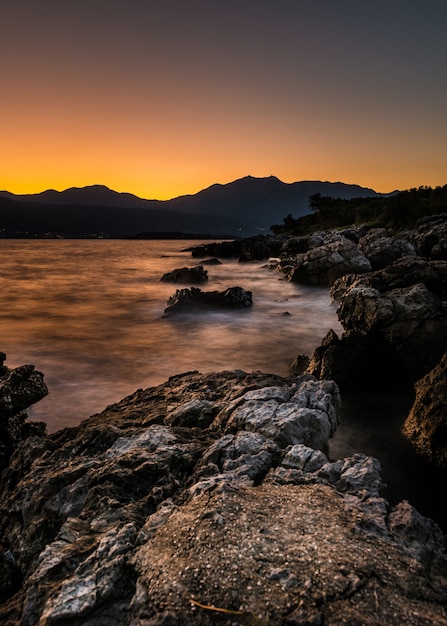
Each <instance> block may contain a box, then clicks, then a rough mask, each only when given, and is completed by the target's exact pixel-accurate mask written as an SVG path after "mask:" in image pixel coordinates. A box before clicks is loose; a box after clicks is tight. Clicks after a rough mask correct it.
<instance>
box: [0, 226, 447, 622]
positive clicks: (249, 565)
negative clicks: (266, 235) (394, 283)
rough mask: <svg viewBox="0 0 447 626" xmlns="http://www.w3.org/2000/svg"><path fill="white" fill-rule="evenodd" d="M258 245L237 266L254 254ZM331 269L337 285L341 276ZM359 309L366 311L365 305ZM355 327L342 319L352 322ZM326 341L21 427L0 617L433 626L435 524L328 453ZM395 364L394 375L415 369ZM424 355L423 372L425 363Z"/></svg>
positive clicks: (332, 359)
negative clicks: (94, 410)
mask: <svg viewBox="0 0 447 626" xmlns="http://www.w3.org/2000/svg"><path fill="white" fill-rule="evenodd" d="M349 241H352V240H349ZM271 242H272V243H273V244H274V246H276V247H271V248H269V250H268V252H269V254H268V255H267V256H268V257H277V256H278V255H277V254H273V253H274V252H275V251H276V252H278V249H277V246H278V245H281V246H283V245H284V243H285V241H284V238H283V239H282V240H281V239H278V238H276V239H275V238H272V239H271ZM335 242H336V243H337V242H338V243H339V242H340V239H338V240H337V239H336V240H335ZM261 243H262V249H263V251H262V254H265V252H266V247H265V243H266V242H265V240H261ZM342 243H343V242H342ZM255 244H256V246H255V247H254V248H253V250H254V252H253V253H251V252H249V249H248V248H246V249H245V250H244V260H245V261H246V262H247V261H248V260H249V259H248V258H247V256H250V255H252V254H253V255H256V256H258V255H259V254H261V252H260V246H259V239H257V240H256V241H255ZM292 245H302V242H301V243H300V242H296V241H288V242H287V246H288V247H289V248H290V246H292ZM333 245H334V240H333V239H332V240H331V239H330V240H329V241H326V242H325V241H324V237H322V239H321V245H319V246H315V248H321V247H322V246H328V249H329V251H330V254H332V255H333V252H334V250H333ZM331 246H332V248H331ZM345 248H346V249H347V250H348V252H350V259H351V260H352V259H353V262H354V263H357V264H358V262H359V259H358V256H356V254H354V255H353V254H351V253H352V251H353V247H352V246H351V245H350V244H347V245H346V246H345ZM355 248H356V251H358V247H357V246H355ZM340 249H341V247H340V246H338V253H339V254H340ZM310 250H313V248H310ZM205 252H210V250H206V251H205ZM308 252H309V251H308ZM270 253H272V254H270ZM321 253H322V250H318V255H315V258H316V259H317V261H318V263H319V267H320V268H321V259H322V258H323V255H322V254H321ZM238 254H239V252H238ZM306 254H307V252H299V253H298V255H306ZM298 255H296V256H293V255H291V254H290V250H289V252H288V255H287V256H284V257H283V259H282V261H280V263H279V265H278V271H283V272H286V273H287V274H288V275H289V276H291V277H292V278H291V279H293V275H294V274H296V273H299V272H300V271H301V270H300V268H301V267H302V265H303V263H307V266H308V265H309V256H310V255H308V257H307V258H306V259H305V258H304V256H301V257H299V259H298ZM193 256H194V255H193ZM299 262H300V263H301V265H299ZM362 262H363V261H362ZM294 263H295V265H294ZM397 263H398V264H399V260H397ZM431 267H432V266H431ZM297 269H298V270H299V271H298V272H296V270H297ZM406 269H407V270H408V266H406ZM328 272H329V275H330V277H331V278H330V279H329V280H331V281H332V284H333V285H334V284H336V281H337V280H338V278H342V276H344V275H345V274H346V273H347V272H345V270H343V272H344V273H343V274H342V276H340V277H338V278H333V276H334V267H333V265H332V267H331V268H330V269H329V270H328ZM366 274H367V273H365V275H366ZM406 274H407V276H408V271H407V272H406ZM318 275H319V276H320V279H321V276H322V273H321V271H320V272H318ZM394 276H395V275H394ZM357 278H358V277H357ZM373 278H374V280H375V281H376V283H377V282H378V281H379V277H378V275H377V274H375V275H374V276H373ZM300 279H302V276H300ZM369 280H371V278H369ZM380 280H383V276H381V277H380ZM430 280H432V281H433V280H434V279H433V276H432V275H431V278H430ZM439 280H441V279H439ZM398 288H399V289H406V288H407V287H398ZM338 289H340V287H338ZM343 289H344V294H345V295H347V296H348V295H349V290H350V289H357V292H355V293H356V294H357V297H356V301H355V303H356V306H358V303H359V302H360V303H361V302H362V301H363V300H362V297H363V295H364V294H365V293H368V294H369V295H371V290H372V289H373V287H371V285H370V284H368V285H367V286H365V284H364V283H359V282H357V283H356V282H355V281H352V282H351V284H350V285H347V284H346V281H345V283H344V286H343ZM395 289H396V288H395ZM365 290H370V291H365ZM376 292H377V294H374V296H375V298H376V300H373V301H374V302H376V301H378V302H379V303H380V304H381V305H384V306H385V304H386V303H387V300H386V298H387V296H386V294H387V292H386V290H383V291H382V292H380V291H378V289H376ZM420 292H421V290H420V291H419V292H418V293H420ZM424 293H425V292H424ZM430 293H433V292H430ZM351 295H352V294H351ZM394 295H395V294H393V296H394ZM340 297H341V298H343V295H342V296H340ZM429 301H430V303H432V302H433V298H432V297H431V296H430V297H429ZM342 302H343V301H342ZM368 302H369V303H370V302H371V300H368ZM399 302H401V301H399ZM384 303H385V304H384ZM369 310H370V309H369ZM380 310H381V311H383V310H384V309H383V308H382V309H380ZM386 310H388V309H386ZM419 311H420V309H419ZM356 315H357V317H356V319H362V320H363V319H364V318H363V317H362V309H360V312H359V310H358V309H356ZM352 319H353V318H352V316H346V318H344V320H345V323H347V324H348V326H349V324H351V323H352ZM369 319H370V318H368V320H369ZM374 319H376V318H374ZM434 319H436V320H437V319H439V322H440V323H441V324H442V323H444V320H443V318H442V317H439V318H434ZM407 323H408V320H407ZM389 327H390V319H389V318H387V325H386V326H385V327H384V328H385V330H386V332H388V330H389ZM381 328H382V327H380V326H379V327H378V330H381ZM374 329H375V331H377V327H374ZM350 330H354V331H356V330H357V329H356V328H355V327H354V328H350ZM437 336H438V341H439V334H438V335H437ZM374 338H375V341H377V335H376V334H375V335H374ZM400 339H402V336H400ZM337 341H338V343H337V342H335V339H334V338H333V337H331V338H330V339H327V340H326V341H325V340H324V339H323V341H322V346H321V347H320V349H317V350H316V351H315V353H314V355H312V358H311V359H310V362H309V366H308V370H307V371H306V372H295V373H294V374H293V375H292V376H290V377H288V378H284V377H280V376H275V375H270V374H264V373H261V372H254V373H246V372H243V371H240V370H236V371H228V372H216V373H214V374H200V373H198V372H191V373H186V374H179V375H178V376H173V377H171V378H169V379H168V380H167V381H166V382H165V383H163V384H162V385H159V386H157V387H152V388H148V389H145V390H138V391H136V392H135V393H134V394H131V395H130V396H128V397H127V398H124V399H123V400H122V401H120V402H118V403H116V404H114V405H111V406H110V407H107V409H105V411H103V412H102V413H101V414H99V415H95V416H92V417H90V418H89V419H87V420H85V421H84V422H82V423H81V424H80V425H79V426H77V427H75V428H70V429H63V430H61V431H58V432H56V433H54V434H52V435H49V436H43V434H42V432H39V431H38V429H37V430H34V431H32V432H29V431H28V432H26V430H25V431H24V432H23V434H24V437H22V441H21V436H20V434H19V435H18V437H17V439H16V441H13V442H12V443H13V446H12V449H11V457H10V459H9V460H8V463H7V465H6V466H5V469H4V470H3V473H2V488H1V490H2V498H1V502H2V504H1V506H0V508H1V512H2V515H1V519H2V522H1V528H0V530H1V539H2V545H3V546H4V550H3V552H2V558H3V560H2V587H1V590H2V604H1V606H0V617H2V618H3V619H6V620H9V623H11V624H16V623H17V624H25V623H29V624H42V626H43V625H47V624H48V625H49V624H61V625H62V624H64V623H67V620H70V623H72V624H74V625H75V626H76V625H77V624H79V626H81V624H83V625H84V624H86V623H88V624H91V625H92V626H94V625H96V624H97V625H98V626H99V624H100V623H103V622H104V620H108V623H110V624H112V625H113V624H117V625H118V624H129V626H130V625H131V624H132V626H133V625H135V624H141V625H143V624H144V625H145V626H148V625H151V626H155V625H159V626H162V625H168V624H173V625H174V626H177V625H178V626H180V624H188V623H191V624H192V623H194V624H199V625H201V624H203V625H205V624H213V623H215V619H217V618H216V614H217V613H218V612H219V611H218V609H219V608H220V609H223V610H222V611H221V615H220V618H221V620H222V621H221V623H223V624H230V623H247V620H248V623H250V620H251V623H262V624H271V625H273V624H278V625H279V624H289V625H292V624H305V623H314V624H318V623H324V624H334V625H335V624H338V623H342V622H343V620H344V621H346V620H348V622H349V623H360V622H358V620H359V615H361V616H362V619H365V616H367V618H368V619H369V620H373V621H372V622H371V623H381V624H394V623H396V620H398V621H402V622H405V623H408V624H427V625H428V624H432V623H437V624H444V623H447V616H446V611H445V602H446V598H447V587H446V582H445V581H446V578H447V556H446V552H445V537H444V536H443V534H442V532H441V531H440V529H439V527H438V526H437V525H436V524H435V523H433V521H431V520H429V519H427V518H424V517H422V516H421V515H420V514H419V513H418V512H417V511H416V510H415V509H414V508H413V506H412V503H411V502H410V503H408V502H400V503H397V504H395V505H394V506H390V504H389V503H388V502H387V500H386V498H384V497H383V490H382V487H383V486H382V484H381V474H380V464H379V463H378V462H377V460H376V459H374V458H373V457H368V456H366V455H364V454H355V455H353V456H352V457H350V458H344V459H338V460H330V459H329V458H328V449H329V439H330V438H331V437H332V436H333V435H334V432H335V431H336V428H337V424H338V421H339V417H340V396H341V400H342V399H343V386H344V385H345V384H346V383H345V379H344V378H343V376H346V373H345V370H344V369H343V368H342V367H341V365H342V364H343V366H345V365H346V362H347V363H348V365H349V359H348V361H346V356H345V352H344V351H345V350H346V347H345V345H346V344H343V339H337ZM427 345H429V344H427ZM334 346H335V347H336V348H337V350H335V349H334ZM348 347H349V349H350V350H352V339H351V343H350V344H349V346H348ZM442 347H444V346H442V345H441V348H442ZM444 348H445V347H444ZM349 354H350V355H352V352H350V353H349ZM357 354H358V353H357ZM334 355H335V356H334ZM379 356H380V358H383V353H381V354H380V355H379ZM400 356H401V365H402V368H404V367H405V366H407V367H408V372H416V371H418V368H417V367H416V365H415V364H414V362H413V361H412V360H411V359H409V357H408V359H409V360H408V361H404V360H403V361H402V358H403V357H402V355H400ZM403 356H406V352H403ZM420 356H421V355H418V357H420ZM422 356H423V357H424V363H425V365H424V367H428V364H429V362H430V358H431V357H430V358H428V356H427V355H422ZM358 358H359V357H358ZM360 362H361V361H360V360H358V361H357V370H359V371H360V370H361V368H360V367H359V364H360ZM24 367H28V369H26V370H24V369H20V368H17V369H20V371H19V372H16V373H15V374H14V372H15V370H13V371H12V372H9V371H4V374H5V377H6V378H5V380H6V382H7V383H8V384H9V386H10V387H9V388H5V394H4V397H5V398H7V397H11V389H17V397H18V398H21V397H22V395H23V393H24V391H25V390H27V389H28V388H27V382H26V381H31V383H30V384H31V387H32V389H35V388H36V387H37V393H36V394H35V395H32V394H31V397H32V398H35V397H37V396H38V395H39V394H40V395H41V394H43V393H44V391H45V389H44V388H43V387H42V378H41V375H40V374H39V373H36V372H35V370H34V368H32V369H29V366H24ZM348 371H349V372H350V373H351V370H348ZM328 373H337V374H339V375H340V376H339V381H340V383H341V384H340V385H339V381H338V380H337V377H338V375H337V377H336V379H335V382H334V380H332V379H331V378H330V377H328ZM367 373H369V371H368V372H367ZM19 374H20V375H21V376H22V378H20V376H19ZM11 377H12V379H11ZM368 380H369V379H368ZM398 380H399V377H396V381H398ZM376 384H377V381H376ZM11 385H12V387H11ZM14 385H17V386H16V387H14ZM6 391H7V392H8V393H6ZM21 394H22V395H21ZM27 394H28V395H27V397H28V399H29V397H30V395H29V393H28V391H27ZM8 401H9V400H8ZM32 401H35V400H32ZM22 405H23V402H21V403H19V402H18V404H17V410H16V413H14V411H13V415H12V416H11V417H14V419H15V423H16V424H17V423H18V424H19V425H20V423H22V425H23V424H25V423H28V422H26V421H25V417H26V416H25V415H24V414H23V408H22ZM5 406H6V405H5ZM4 410H6V409H4ZM14 410H15V409H14ZM8 420H10V418H9V417H8ZM36 428H37V427H36ZM19 430H20V428H19ZM14 432H16V433H17V432H18V430H17V425H16V426H15V431H14ZM18 511H21V515H20V516H17V515H12V514H11V513H12V512H18ZM297 537H299V539H300V540H299V541H297Z"/></svg>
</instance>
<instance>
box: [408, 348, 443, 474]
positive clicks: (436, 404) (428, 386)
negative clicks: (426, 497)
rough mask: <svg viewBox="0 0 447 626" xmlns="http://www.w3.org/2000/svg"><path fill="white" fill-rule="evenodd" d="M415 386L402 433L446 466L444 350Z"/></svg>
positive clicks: (437, 461) (425, 454)
mask: <svg viewBox="0 0 447 626" xmlns="http://www.w3.org/2000/svg"><path fill="white" fill-rule="evenodd" d="M415 388H416V398H415V401H414V404H413V406H412V408H411V411H410V413H409V415H408V417H407V419H406V420H405V424H404V426H403V433H404V435H405V436H406V437H407V438H408V439H409V440H410V441H411V442H412V443H413V444H414V445H415V446H416V449H417V450H418V452H419V453H420V454H422V455H423V456H424V457H425V458H427V459H429V460H431V461H435V463H436V464H437V465H439V466H440V467H443V468H447V411H446V407H447V353H445V354H444V355H443V357H442V359H441V360H440V362H439V364H438V365H436V367H435V368H434V369H433V370H431V371H430V372H429V373H428V374H427V375H426V376H424V377H423V378H422V379H421V380H419V381H417V383H416V385H415Z"/></svg>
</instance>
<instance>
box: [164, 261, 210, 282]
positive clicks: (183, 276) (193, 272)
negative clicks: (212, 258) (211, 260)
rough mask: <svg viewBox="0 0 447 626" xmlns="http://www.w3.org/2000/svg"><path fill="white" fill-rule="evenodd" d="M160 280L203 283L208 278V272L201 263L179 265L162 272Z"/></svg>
mask: <svg viewBox="0 0 447 626" xmlns="http://www.w3.org/2000/svg"><path fill="white" fill-rule="evenodd" d="M160 280H162V281H164V282H169V283H205V282H206V281H207V280H208V272H207V271H206V270H205V269H203V266H202V265H198V266H197V267H181V268H179V269H176V270H173V271H172V272H167V273H166V274H163V276H162V277H161V279H160Z"/></svg>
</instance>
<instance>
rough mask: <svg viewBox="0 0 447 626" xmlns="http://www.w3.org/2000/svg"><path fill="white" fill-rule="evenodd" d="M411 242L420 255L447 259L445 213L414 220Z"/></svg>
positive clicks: (446, 220)
mask: <svg viewBox="0 0 447 626" xmlns="http://www.w3.org/2000/svg"><path fill="white" fill-rule="evenodd" d="M412 242H413V244H414V247H415V249H416V251H417V253H418V254H419V255H420V256H423V257H427V258H430V259H443V260H444V261H447V213H441V214H440V215H429V216H427V217H423V218H422V219H420V220H419V221H418V222H416V228H415V231H414V234H413V237H412Z"/></svg>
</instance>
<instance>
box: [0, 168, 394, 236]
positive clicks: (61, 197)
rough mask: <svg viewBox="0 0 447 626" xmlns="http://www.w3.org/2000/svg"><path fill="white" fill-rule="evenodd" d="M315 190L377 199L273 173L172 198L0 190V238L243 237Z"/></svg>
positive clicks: (90, 190)
mask: <svg viewBox="0 0 447 626" xmlns="http://www.w3.org/2000/svg"><path fill="white" fill-rule="evenodd" d="M315 193H320V194H321V195H323V196H332V197H336V198H353V197H370V196H380V195H383V194H379V193H377V192H376V191H374V190H373V189H368V188H365V187H360V186H359V185H348V184H346V183H339V182H337V183H331V182H322V181H300V182H295V183H284V182H282V181H281V180H279V179H278V178H276V177H275V176H269V177H266V178H255V177H253V176H246V177H244V178H241V179H238V180H235V181H233V182H231V183H227V184H218V183H216V184H214V185H211V186H210V187H208V188H206V189H203V190H202V191H199V192H198V193H196V194H193V195H185V196H179V197H177V198H173V199H171V200H145V199H143V198H139V197H138V196H135V195H133V194H130V193H119V192H116V191H113V190H111V189H109V188H108V187H105V186H103V185H92V186H88V187H80V188H79V187H73V188H70V189H66V190H65V191H55V190H54V189H49V190H47V191H43V192H42V193H38V194H27V195H15V194H12V193H10V192H8V191H0V234H3V236H21V237H35V236H38V237H42V236H57V235H59V236H65V237H85V236H106V237H127V236H133V235H138V234H140V233H157V232H158V233H161V232H177V233H207V234H210V235H215V236H219V235H221V234H228V235H231V236H237V235H240V236H248V235H252V234H256V233H259V232H262V231H266V230H267V231H268V229H269V227H270V226H271V225H272V224H278V223H281V222H282V220H283V218H284V217H286V215H289V214H291V215H292V216H293V217H295V218H296V217H300V216H301V215H306V214H307V213H309V212H310V209H309V196H311V195H313V194H315Z"/></svg>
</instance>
